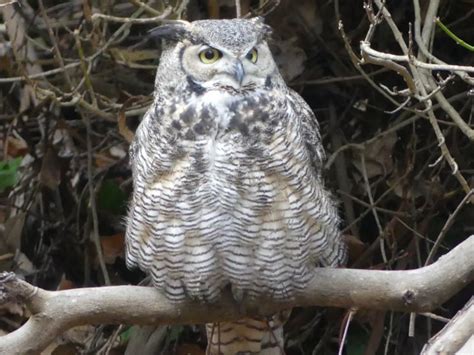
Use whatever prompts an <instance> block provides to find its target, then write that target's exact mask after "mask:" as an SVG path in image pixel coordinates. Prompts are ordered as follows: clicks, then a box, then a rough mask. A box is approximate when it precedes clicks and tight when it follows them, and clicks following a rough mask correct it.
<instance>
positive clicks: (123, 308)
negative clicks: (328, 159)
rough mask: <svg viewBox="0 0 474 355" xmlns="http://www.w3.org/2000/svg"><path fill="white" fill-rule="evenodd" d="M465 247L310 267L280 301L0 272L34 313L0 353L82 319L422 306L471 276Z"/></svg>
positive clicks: (25, 348)
mask: <svg viewBox="0 0 474 355" xmlns="http://www.w3.org/2000/svg"><path fill="white" fill-rule="evenodd" d="M472 255H474V235H473V236H471V237H469V238H468V239H467V240H465V241H464V242H463V243H461V244H460V245H458V246H457V247H456V248H454V249H453V250H452V251H450V252H449V253H448V254H446V255H445V256H443V257H441V258H440V259H439V260H438V261H436V262H435V263H433V264H431V265H429V266H426V267H423V268H420V269H416V270H407V271H379V270H356V269H322V268H321V269H316V270H315V272H314V277H313V279H312V281H311V282H310V284H309V285H308V288H307V290H306V291H305V292H304V294H301V295H299V296H297V297H296V298H295V299H294V300H292V301H289V302H285V303H276V302H274V301H273V302H272V301H271V300H269V299H259V300H257V301H245V302H244V303H243V304H237V303H236V302H235V301H234V300H233V299H232V297H231V296H230V294H229V293H225V294H224V296H223V297H222V299H221V301H219V302H218V303H215V304H202V303H199V302H191V301H189V302H183V303H180V304H173V303H171V302H169V301H168V300H167V299H166V298H165V297H164V296H163V295H162V294H161V293H160V292H159V291H158V290H156V289H153V288H151V287H138V286H112V287H98V288H82V289H73V290H66V291H45V290H43V289H39V288H37V287H34V286H32V285H30V284H28V283H27V282H25V281H22V280H20V279H18V278H16V276H15V275H14V274H11V273H4V274H2V275H1V276H0V302H8V301H9V300H11V299H15V300H16V301H18V300H20V301H21V302H23V303H24V304H25V305H27V306H28V307H29V308H30V310H31V312H32V314H33V315H32V317H31V318H30V319H29V320H28V321H27V322H26V323H25V324H24V325H23V326H22V327H21V328H19V329H18V330H16V331H14V332H12V333H10V334H8V335H5V336H3V337H0V353H1V354H25V353H37V352H39V351H41V350H42V349H44V348H45V347H46V346H47V345H48V344H49V343H50V342H51V341H52V340H53V339H54V338H55V337H56V336H57V335H59V334H60V333H62V332H63V331H65V330H67V329H68V328H71V327H73V326H77V325H81V324H99V323H129V324H132V323H133V324H159V323H161V324H172V323H182V324H184V323H190V324H192V323H204V322H212V321H223V320H233V319H238V318H242V316H244V315H247V314H250V315H268V314H271V313H274V312H276V311H277V310H281V309H285V308H290V307H294V306H311V305H312V306H315V305H318V306H326V307H345V308H349V307H355V308H368V309H380V310H387V309H391V310H397V311H412V312H426V311H429V310H432V309H434V308H436V307H437V306H439V305H440V304H442V303H443V302H445V301H446V300H447V299H449V298H450V297H451V296H452V295H454V294H455V293H457V292H458V291H459V290H461V289H462V288H463V287H464V286H466V285H467V284H469V283H470V282H472V281H473V279H474V258H473V257H472Z"/></svg>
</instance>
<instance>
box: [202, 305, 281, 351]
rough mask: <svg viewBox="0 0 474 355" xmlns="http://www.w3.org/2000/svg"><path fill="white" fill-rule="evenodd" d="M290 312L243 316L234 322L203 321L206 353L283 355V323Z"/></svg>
mask: <svg viewBox="0 0 474 355" xmlns="http://www.w3.org/2000/svg"><path fill="white" fill-rule="evenodd" d="M289 315H290V311H284V312H280V313H278V314H275V315H273V316H271V317H268V318H267V319H263V318H244V319H240V320H238V321H235V322H220V323H209V324H206V332H207V339H208V345H207V351H206V354H207V355H234V354H242V355H243V354H263V355H282V354H284V353H285V352H284V350H283V349H284V337H283V325H284V324H285V322H286V320H287V319H288V318H289Z"/></svg>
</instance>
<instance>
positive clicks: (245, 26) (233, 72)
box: [152, 18, 279, 91]
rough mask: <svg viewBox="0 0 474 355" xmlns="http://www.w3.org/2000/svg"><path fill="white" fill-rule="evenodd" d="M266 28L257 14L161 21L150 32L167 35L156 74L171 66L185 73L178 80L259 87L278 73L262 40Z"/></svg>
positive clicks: (213, 86)
mask: <svg viewBox="0 0 474 355" xmlns="http://www.w3.org/2000/svg"><path fill="white" fill-rule="evenodd" d="M270 33H271V29H270V27H269V26H267V25H265V24H264V23H263V20H262V19H261V18H253V19H232V20H202V21H194V22H191V23H184V22H183V23H173V24H166V25H163V26H160V27H158V28H156V29H155V30H153V32H152V35H153V36H157V37H159V38H163V39H165V41H166V49H165V51H164V52H163V56H162V62H164V64H162V63H160V67H162V68H161V71H162V73H161V74H162V75H161V76H162V78H161V79H163V80H164V79H165V75H164V74H165V72H164V71H170V70H171V71H173V70H176V71H175V74H178V73H181V74H183V75H185V76H186V78H181V80H183V79H186V80H187V81H192V82H194V83H196V84H197V85H199V86H200V87H202V88H204V89H208V90H209V89H210V90H212V89H221V88H222V89H229V88H233V89H235V90H238V91H240V90H246V89H256V88H259V87H263V86H265V85H267V84H268V82H269V81H270V78H271V77H272V76H275V74H276V75H277V76H279V74H278V69H277V67H276V64H275V62H274V60H273V57H272V54H271V52H270V49H269V47H268V44H267V42H266V39H267V38H268V37H269V35H270ZM171 61H179V62H178V63H175V62H173V63H172V62H171ZM163 67H164V68H163ZM158 74H160V68H159V73H158ZM168 74H169V73H168ZM157 79H158V78H157Z"/></svg>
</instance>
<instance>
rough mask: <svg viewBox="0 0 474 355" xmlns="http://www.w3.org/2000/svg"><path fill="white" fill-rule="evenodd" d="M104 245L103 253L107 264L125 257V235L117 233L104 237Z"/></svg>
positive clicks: (102, 243) (102, 239) (102, 238)
mask: <svg viewBox="0 0 474 355" xmlns="http://www.w3.org/2000/svg"><path fill="white" fill-rule="evenodd" d="M100 244H101V245H102V253H103V254H104V259H105V262H106V263H107V264H113V263H115V259H116V258H117V257H119V256H123V252H124V249H125V237H124V234H123V233H117V234H114V235H109V236H102V237H101V238H100Z"/></svg>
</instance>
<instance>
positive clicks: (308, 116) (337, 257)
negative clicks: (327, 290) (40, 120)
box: [289, 89, 347, 266]
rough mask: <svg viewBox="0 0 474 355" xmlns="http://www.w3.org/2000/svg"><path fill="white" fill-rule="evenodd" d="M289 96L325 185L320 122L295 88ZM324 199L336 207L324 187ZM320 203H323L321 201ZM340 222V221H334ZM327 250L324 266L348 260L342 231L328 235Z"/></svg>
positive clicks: (316, 167)
mask: <svg viewBox="0 0 474 355" xmlns="http://www.w3.org/2000/svg"><path fill="white" fill-rule="evenodd" d="M289 98H290V101H291V102H293V106H294V107H293V110H294V111H295V114H296V116H297V117H298V119H299V120H300V122H301V127H302V132H301V133H302V136H303V139H304V142H305V144H306V148H307V149H308V152H309V155H310V158H311V163H312V165H313V170H314V172H315V174H316V179H317V180H318V183H319V184H320V185H321V187H322V186H323V182H322V180H323V178H322V171H323V165H324V159H325V158H326V156H325V153H324V148H323V146H322V143H321V134H320V133H319V132H320V131H319V123H318V121H317V119H316V116H315V115H314V113H313V111H312V110H311V108H310V107H309V105H308V104H307V103H306V101H304V100H303V98H302V97H301V96H300V95H299V94H298V93H297V92H295V91H294V90H291V89H289ZM321 197H322V198H323V199H327V201H329V202H328V204H327V205H326V208H327V209H335V208H336V206H335V204H334V203H333V202H330V201H335V198H333V197H331V193H330V192H329V191H328V190H326V189H324V188H323V192H322V194H321ZM320 203H322V202H321V201H320ZM329 215H331V216H337V212H335V211H333V212H332V213H330V214H329ZM333 223H334V224H336V225H337V224H338V222H333ZM326 250H327V251H328V252H329V253H328V256H326V257H322V258H321V261H322V265H323V266H342V265H345V264H346V262H347V247H346V243H345V242H344V239H343V237H342V235H341V234H340V233H337V234H334V235H330V236H329V237H328V246H327V248H326Z"/></svg>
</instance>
